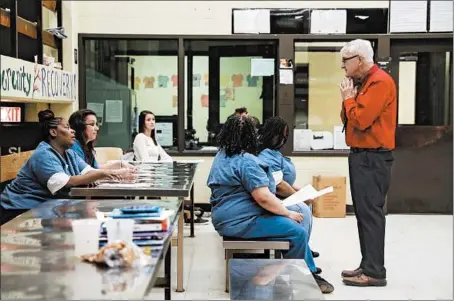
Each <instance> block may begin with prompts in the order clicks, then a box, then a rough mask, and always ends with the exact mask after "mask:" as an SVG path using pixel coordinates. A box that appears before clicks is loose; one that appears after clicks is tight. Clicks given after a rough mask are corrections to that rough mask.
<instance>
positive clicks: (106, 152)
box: [95, 147, 123, 164]
mask: <svg viewBox="0 0 454 301" xmlns="http://www.w3.org/2000/svg"><path fill="white" fill-rule="evenodd" d="M95 152H96V161H97V162H98V164H104V163H107V162H108V161H113V160H120V159H121V158H122V157H123V150H122V149H121V148H119V147H95Z"/></svg>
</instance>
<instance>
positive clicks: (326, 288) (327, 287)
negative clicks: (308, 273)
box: [312, 273, 334, 294]
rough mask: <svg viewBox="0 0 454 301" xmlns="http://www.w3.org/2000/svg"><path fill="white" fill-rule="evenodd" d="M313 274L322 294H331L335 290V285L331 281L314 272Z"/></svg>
mask: <svg viewBox="0 0 454 301" xmlns="http://www.w3.org/2000/svg"><path fill="white" fill-rule="evenodd" d="M312 276H313V277H314V279H315V282H317V285H318V287H319V288H320V291H321V292H322V294H330V293H332V292H333V291H334V286H333V285H332V284H331V283H329V282H328V281H326V280H325V279H323V278H322V277H320V276H319V275H317V274H315V273H312Z"/></svg>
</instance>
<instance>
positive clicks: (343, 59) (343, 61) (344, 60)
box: [342, 55, 359, 64]
mask: <svg viewBox="0 0 454 301" xmlns="http://www.w3.org/2000/svg"><path fill="white" fill-rule="evenodd" d="M358 56H359V55H354V56H351V57H345V58H344V57H343V58H342V64H345V63H346V62H348V61H349V60H351V59H354V58H355V57H358Z"/></svg>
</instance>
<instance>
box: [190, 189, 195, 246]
mask: <svg viewBox="0 0 454 301" xmlns="http://www.w3.org/2000/svg"><path fill="white" fill-rule="evenodd" d="M190 198H191V235H190V237H195V233H194V232H195V229H194V184H193V185H192V188H191V196H190Z"/></svg>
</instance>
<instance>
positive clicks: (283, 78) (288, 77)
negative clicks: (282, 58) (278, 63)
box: [279, 69, 293, 85]
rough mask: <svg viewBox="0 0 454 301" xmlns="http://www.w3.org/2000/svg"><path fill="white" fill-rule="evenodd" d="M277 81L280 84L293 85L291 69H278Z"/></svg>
mask: <svg viewBox="0 0 454 301" xmlns="http://www.w3.org/2000/svg"><path fill="white" fill-rule="evenodd" d="M279 83H280V84H282V85H293V70H292V69H279Z"/></svg>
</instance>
